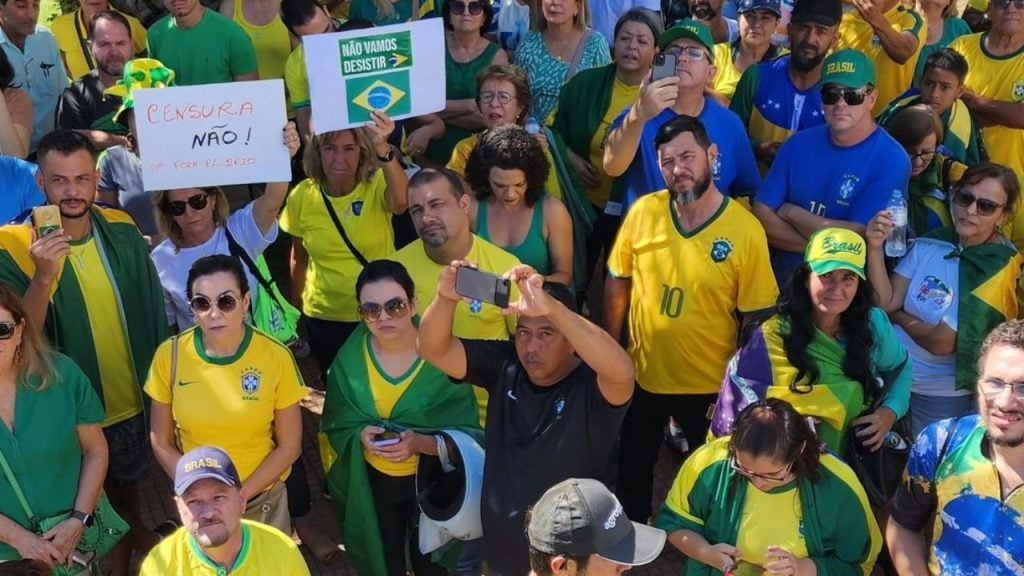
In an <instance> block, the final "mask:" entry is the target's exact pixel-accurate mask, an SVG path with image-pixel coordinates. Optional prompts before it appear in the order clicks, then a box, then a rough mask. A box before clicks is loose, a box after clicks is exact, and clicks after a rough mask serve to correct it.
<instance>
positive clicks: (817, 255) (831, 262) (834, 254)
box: [804, 228, 867, 279]
mask: <svg viewBox="0 0 1024 576" xmlns="http://www.w3.org/2000/svg"><path fill="white" fill-rule="evenodd" d="M866 258H867V245H866V244H865V242H864V238H861V235H860V234H857V233H856V232H854V231H853V230H847V229H846V228H823V229H821V230H818V231H817V232H815V233H814V234H813V235H811V239H810V240H808V241H807V250H806V251H805V252H804V262H807V265H808V266H810V267H811V272H814V273H815V274H817V275H818V276H822V275H824V274H828V273H829V272H832V271H834V270H849V271H850V272H853V273H854V274H856V275H857V276H860V277H861V278H862V279H865V278H867V277H866V276H865V275H864V262H865V259H866Z"/></svg>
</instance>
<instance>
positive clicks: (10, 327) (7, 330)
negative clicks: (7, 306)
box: [0, 322, 18, 340]
mask: <svg viewBox="0 0 1024 576" xmlns="http://www.w3.org/2000/svg"><path fill="white" fill-rule="evenodd" d="M17 327H18V323H17V322H0V340H10V339H11V336H14V329H15V328H17Z"/></svg>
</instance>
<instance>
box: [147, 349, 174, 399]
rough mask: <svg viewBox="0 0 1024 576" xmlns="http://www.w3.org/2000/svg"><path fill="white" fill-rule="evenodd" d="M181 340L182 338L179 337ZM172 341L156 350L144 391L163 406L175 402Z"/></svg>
mask: <svg viewBox="0 0 1024 576" xmlns="http://www.w3.org/2000/svg"><path fill="white" fill-rule="evenodd" d="M178 338H180V336H178ZM178 353H179V354H180V353H181V342H179V343H178ZM173 385H174V383H173V382H171V340H170V339H168V340H166V341H164V343H163V344H161V345H160V347H159V348H157V349H156V353H155V354H154V355H153V363H152V364H150V365H149V374H148V375H147V376H146V385H145V386H144V387H143V390H144V391H145V392H146V394H147V395H149V397H150V398H152V399H153V400H155V401H157V402H159V403H161V404H170V403H171V401H173V400H174V394H173V393H172V392H171V386H173Z"/></svg>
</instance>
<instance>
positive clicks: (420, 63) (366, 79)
mask: <svg viewBox="0 0 1024 576" xmlns="http://www.w3.org/2000/svg"><path fill="white" fill-rule="evenodd" d="M302 42H303V51H304V52H305V55H306V71H307V73H308V77H309V93H310V104H311V107H312V114H313V127H314V130H315V131H316V133H317V134H323V133H324V132H331V131H334V130H341V129H344V128H351V127H356V126H362V125H363V124H366V123H367V122H369V120H370V111H371V110H382V111H384V112H387V114H388V116H390V117H391V118H393V119H401V118H407V117H410V116H419V115H421V114H427V113H430V112H437V111H438V110H442V109H443V108H444V105H445V69H444V58H440V57H438V55H443V54H444V53H445V47H444V27H443V24H442V21H441V19H440V18H431V19H429V20H422V21H418V22H409V23H406V24H396V25H394V26H383V27H380V28H369V29H365V30H354V31H351V32H338V33H336V34H318V35H315V36H307V37H305V38H303V40H302Z"/></svg>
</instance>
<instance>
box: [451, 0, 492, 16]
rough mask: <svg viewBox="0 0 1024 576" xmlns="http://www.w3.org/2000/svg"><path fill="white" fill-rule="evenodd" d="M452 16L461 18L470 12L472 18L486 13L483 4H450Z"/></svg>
mask: <svg viewBox="0 0 1024 576" xmlns="http://www.w3.org/2000/svg"><path fill="white" fill-rule="evenodd" d="M449 4H450V5H451V7H452V14H455V15H456V16H461V15H463V14H465V13H466V12H467V11H469V14H470V15H471V16H478V15H479V14H481V13H482V12H483V11H484V3H483V2H450V3H449Z"/></svg>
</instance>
